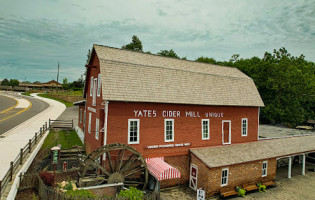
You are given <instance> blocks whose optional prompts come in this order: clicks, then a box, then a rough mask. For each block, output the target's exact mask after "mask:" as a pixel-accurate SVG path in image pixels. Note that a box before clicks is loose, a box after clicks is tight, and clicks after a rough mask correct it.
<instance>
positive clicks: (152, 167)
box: [146, 158, 180, 181]
mask: <svg viewBox="0 0 315 200" xmlns="http://www.w3.org/2000/svg"><path fill="white" fill-rule="evenodd" d="M146 161H147V166H148V169H149V171H150V173H151V174H152V175H153V176H154V177H155V178H156V179H157V180H159V181H161V180H165V179H173V178H180V172H179V170H178V169H176V168H174V167H172V166H171V165H169V164H167V163H166V162H164V161H163V160H162V159H161V158H150V159H146Z"/></svg>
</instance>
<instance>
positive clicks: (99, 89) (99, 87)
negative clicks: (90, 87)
mask: <svg viewBox="0 0 315 200" xmlns="http://www.w3.org/2000/svg"><path fill="white" fill-rule="evenodd" d="M96 93H97V96H98V97H100V96H101V74H98V82H97V92H96Z"/></svg>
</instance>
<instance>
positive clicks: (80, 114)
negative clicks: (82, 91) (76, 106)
mask: <svg viewBox="0 0 315 200" xmlns="http://www.w3.org/2000/svg"><path fill="white" fill-rule="evenodd" d="M82 112H83V110H82V109H80V112H79V118H80V124H82Z"/></svg>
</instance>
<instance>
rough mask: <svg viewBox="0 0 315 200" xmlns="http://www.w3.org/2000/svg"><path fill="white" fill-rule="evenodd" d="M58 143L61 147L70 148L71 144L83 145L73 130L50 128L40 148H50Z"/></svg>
mask: <svg viewBox="0 0 315 200" xmlns="http://www.w3.org/2000/svg"><path fill="white" fill-rule="evenodd" d="M58 144H61V149H70V148H72V147H73V146H83V144H82V142H81V140H80V138H79V136H78V135H77V133H76V132H75V131H74V130H70V131H65V130H61V131H55V130H52V131H50V132H49V134H48V136H47V138H46V139H45V141H44V144H43V145H42V147H41V149H46V148H52V147H54V146H56V145H58Z"/></svg>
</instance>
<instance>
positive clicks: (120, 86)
mask: <svg viewBox="0 0 315 200" xmlns="http://www.w3.org/2000/svg"><path fill="white" fill-rule="evenodd" d="M86 67H87V75H86V83H85V88H84V97H85V98H86V102H81V104H80V112H79V127H80V128H81V129H82V130H83V132H84V141H85V145H86V149H87V152H88V153H89V152H91V151H93V150H95V149H97V148H99V147H100V146H103V145H106V144H110V143H125V144H128V145H130V146H132V147H134V148H135V149H136V150H137V151H139V152H140V153H141V154H142V155H143V157H144V158H155V157H158V158H160V159H161V163H160V164H161V165H163V163H167V164H168V165H169V166H172V168H173V169H174V171H176V170H177V171H178V172H180V178H176V177H179V175H177V176H175V178H174V177H172V179H168V177H164V178H163V179H164V180H163V181H161V187H166V186H171V185H176V184H178V183H180V184H185V183H187V182H189V185H190V186H191V187H192V188H193V189H196V188H197V185H198V188H199V187H203V188H206V190H207V194H208V195H212V194H214V193H216V192H218V190H219V189H220V187H223V186H226V185H228V174H229V171H226V170H225V171H224V170H223V171H222V169H225V168H226V166H227V165H221V164H220V165H213V166H214V168H213V170H214V171H211V173H212V177H216V178H217V179H218V183H214V184H216V186H215V187H214V186H211V185H209V183H210V181H207V180H204V183H203V182H202V181H201V182H198V183H197V179H198V176H200V173H199V174H198V169H199V171H200V172H201V175H202V176H203V177H208V176H206V174H210V172H208V171H207V172H206V171H205V170H206V169H207V170H212V169H211V166H210V165H209V163H208V164H207V162H211V161H209V160H206V159H204V160H203V158H204V157H207V153H206V152H204V151H203V150H202V149H204V148H209V147H213V148H217V147H221V146H231V147H232V146H233V145H234V144H243V143H246V144H247V143H252V142H255V141H257V140H258V135H259V133H258V132H259V131H258V126H259V108H260V107H262V106H264V104H263V101H262V99H261V97H260V95H259V93H258V91H257V88H256V86H255V84H254V82H253V80H252V79H251V78H249V77H248V76H246V75H245V74H243V73H242V72H240V71H239V70H238V69H236V68H233V67H224V66H217V65H211V64H205V63H199V62H193V61H186V60H180V59H173V58H167V57H162V56H157V55H151V54H147V53H140V52H133V51H128V50H121V49H116V48H111V47H106V46H100V45H94V46H93V49H92V53H91V57H90V60H89V62H88V64H87V65H86ZM200 152H201V153H200ZM209 152H211V151H209ZM224 159H227V160H228V159H229V157H228V156H226V157H225V158H224ZM226 162H227V161H226ZM263 162H264V161H261V160H258V161H255V163H254V164H255V165H257V166H260V165H261V166H262V167H259V168H258V169H257V168H255V169H254V168H253V170H256V171H255V172H253V174H258V175H257V176H259V177H261V176H262V175H261V170H265V171H267V164H263ZM272 162H273V161H272ZM221 163H222V162H221ZM227 163H228V162H227ZM236 163H237V162H233V163H231V165H234V164H236ZM148 165H149V164H148ZM209 166H210V167H209ZM264 166H265V168H264ZM203 168H204V170H201V169H203ZM262 168H263V169H262ZM149 169H150V166H149ZM268 170H272V168H268ZM152 173H154V172H153V171H152V170H151V174H152ZM202 173H206V174H202ZM271 175H272V176H274V175H275V172H274V173H273V171H272V173H269V174H268V176H271ZM266 176H267V173H266ZM218 177H219V178H218ZM255 178H257V177H256V176H255ZM271 178H272V177H271ZM213 180H214V179H213ZM220 181H221V184H220ZM222 181H223V182H222ZM246 181H250V178H249V179H246ZM243 182H244V180H243ZM233 184H239V182H238V181H237V178H236V180H235V183H233ZM233 186H234V185H233Z"/></svg>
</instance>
